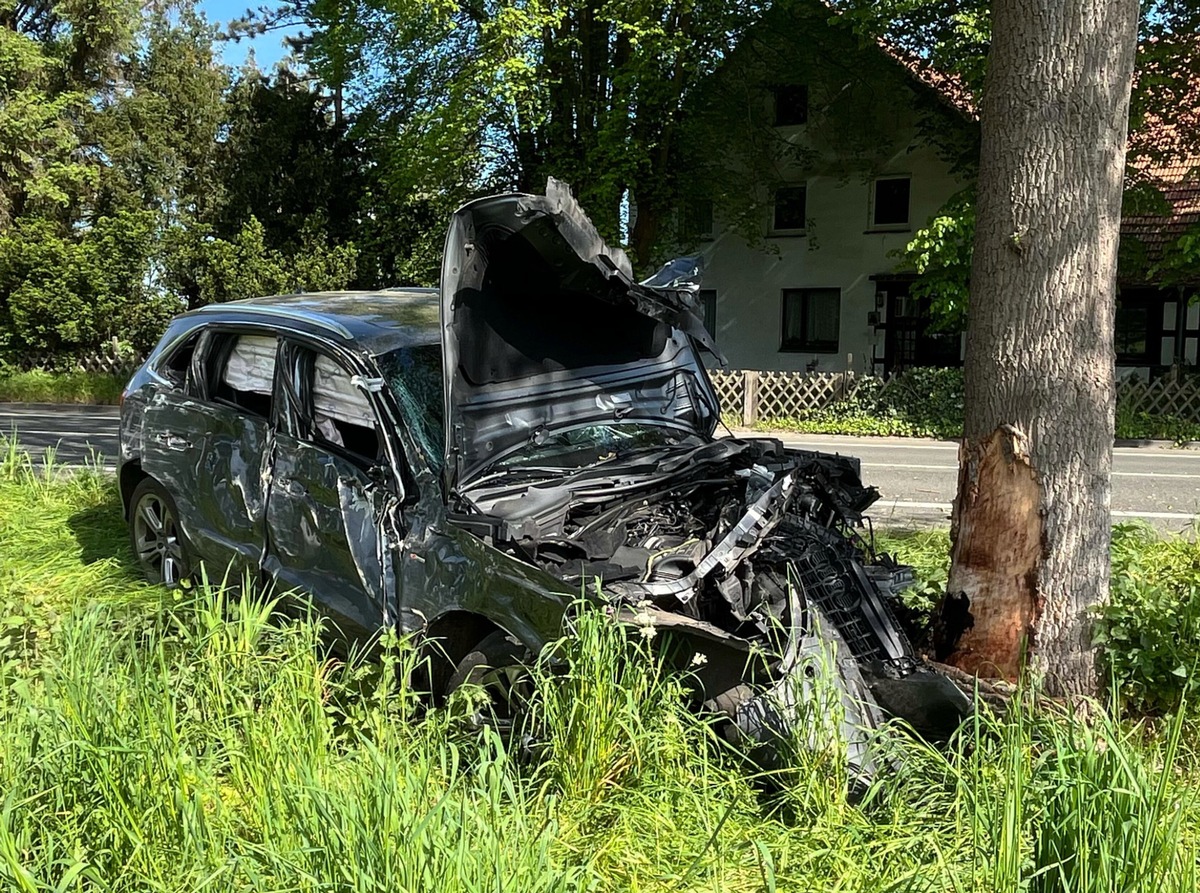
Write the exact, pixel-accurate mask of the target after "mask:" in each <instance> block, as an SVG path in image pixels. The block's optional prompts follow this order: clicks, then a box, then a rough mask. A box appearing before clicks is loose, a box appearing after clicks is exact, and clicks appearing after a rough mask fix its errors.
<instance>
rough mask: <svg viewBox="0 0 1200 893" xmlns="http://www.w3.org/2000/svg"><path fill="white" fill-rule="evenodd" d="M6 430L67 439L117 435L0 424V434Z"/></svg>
mask: <svg viewBox="0 0 1200 893" xmlns="http://www.w3.org/2000/svg"><path fill="white" fill-rule="evenodd" d="M6 430H15V431H16V432H17V434H18V435H20V434H37V435H38V436H40V437H57V438H58V439H59V440H67V439H68V438H74V437H94V438H105V437H117V436H118V433H117V432H116V431H103V432H100V433H96V432H95V431H63V430H62V429H61V428H60V429H59V430H57V431H46V430H45V429H41V428H22V427H21V426H20V425H17V426H15V427H14V428H13V429H6V428H4V427H2V426H0V434H3V433H4V432H5V431H6Z"/></svg>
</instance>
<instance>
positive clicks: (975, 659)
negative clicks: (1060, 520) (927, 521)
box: [948, 428, 1042, 681]
mask: <svg viewBox="0 0 1200 893" xmlns="http://www.w3.org/2000/svg"><path fill="white" fill-rule="evenodd" d="M958 488H959V494H960V495H959V506H960V508H959V516H958V524H957V528H956V532H955V537H954V556H953V568H952V572H951V577H950V586H949V588H950V591H951V592H966V593H969V595H968V598H970V599H971V604H970V610H971V617H972V621H973V626H972V627H971V628H970V629H968V630H967V631H966V632H965V633H964V634H963V636H962V638H961V639H959V641H958V647H957V649H956V650H955V652H954V653H953V654H952V655H951V656H950V658H949V659H948V660H949V663H950V664H951V665H953V666H956V667H958V668H959V669H961V670H965V671H967V672H968V673H974V674H976V675H979V676H984V677H1000V678H1003V679H1007V680H1009V681H1015V680H1016V678H1017V676H1018V675H1019V673H1020V668H1021V663H1022V661H1023V659H1024V655H1025V653H1026V650H1027V647H1028V645H1029V644H1030V638H1031V636H1032V634H1033V630H1034V627H1035V625H1036V622H1037V618H1038V614H1039V612H1040V608H1039V604H1038V589H1037V579H1038V567H1039V565H1040V563H1041V557H1042V518H1041V510H1040V504H1041V491H1040V488H1039V486H1038V480H1037V474H1036V472H1035V471H1034V468H1033V466H1032V465H1030V464H1029V455H1028V453H1027V441H1026V438H1025V436H1024V435H1023V434H1022V433H1021V432H1019V431H1016V430H1015V429H1011V428H1007V429H999V430H996V431H994V432H992V434H991V435H990V436H988V437H987V438H985V439H984V440H983V441H981V442H978V443H971V442H969V441H964V442H963V445H962V448H961V451H960V469H959V482H958Z"/></svg>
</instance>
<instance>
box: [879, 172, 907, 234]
mask: <svg viewBox="0 0 1200 893" xmlns="http://www.w3.org/2000/svg"><path fill="white" fill-rule="evenodd" d="M911 185H912V180H911V179H910V178H909V177H884V178H882V179H879V180H876V181H875V196H874V201H873V202H872V212H871V225H872V226H907V225H908V195H909V191H910V190H909V187H910V186H911Z"/></svg>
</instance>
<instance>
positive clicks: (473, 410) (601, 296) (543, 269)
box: [442, 180, 719, 490]
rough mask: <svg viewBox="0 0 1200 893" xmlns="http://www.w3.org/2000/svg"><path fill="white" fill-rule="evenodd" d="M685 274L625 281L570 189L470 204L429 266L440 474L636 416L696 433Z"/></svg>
mask: <svg viewBox="0 0 1200 893" xmlns="http://www.w3.org/2000/svg"><path fill="white" fill-rule="evenodd" d="M696 288H697V284H696V283H695V282H693V281H691V280H690V279H687V277H681V276H666V277H662V278H661V284H660V285H655V286H645V285H641V284H639V283H637V282H636V281H634V279H633V276H632V272H631V269H630V264H629V259H628V258H627V257H626V256H625V254H624V252H623V251H621V250H620V249H614V248H611V247H609V246H608V245H606V244H605V243H604V241H603V239H601V238H600V236H599V234H598V233H597V232H596V229H595V227H593V226H592V224H591V222H590V221H589V220H588V219H587V216H586V215H585V214H584V213H583V211H582V209H581V208H580V207H579V205H578V203H577V202H576V201H575V200H574V198H572V197H571V194H570V191H569V190H568V189H566V187H564V186H563V185H562V184H560V183H557V182H556V181H554V180H551V181H550V184H549V185H548V186H547V194H546V195H545V196H534V195H524V194H512V195H503V196H494V197H491V198H485V199H480V200H478V201H475V202H472V203H470V204H468V205H466V206H465V207H463V208H462V209H461V210H459V211H458V212H457V213H456V214H455V215H454V217H453V219H452V220H451V223H450V231H449V234H448V235H447V238H446V249H445V254H444V257H443V266H442V326H443V332H442V335H443V356H444V362H445V369H446V401H445V403H446V475H447V486H448V488H449V489H452V490H453V489H460V488H461V487H463V486H464V485H466V484H468V483H470V482H471V481H472V480H473V479H475V478H477V477H479V476H480V475H481V474H483V473H485V472H486V471H487V470H488V468H489V467H491V466H492V465H493V464H494V463H496V462H497V461H499V460H502V459H504V458H506V457H507V456H509V455H511V454H512V453H513V452H514V451H516V450H518V449H520V448H521V447H522V446H523V445H525V444H527V443H529V442H530V441H531V440H533V439H534V438H537V437H539V436H544V435H545V434H546V433H553V432H559V431H565V430H570V429H572V428H576V427H580V426H585V425H590V424H596V423H602V422H614V421H618V422H634V421H646V422H653V423H656V424H659V425H663V426H667V427H673V428H677V429H679V430H680V431H682V432H686V433H692V434H695V435H698V436H702V437H708V436H710V435H711V434H712V431H713V429H714V428H715V426H716V423H717V418H718V415H719V404H718V401H717V398H716V394H715V392H714V391H713V388H712V384H711V382H710V381H709V379H708V375H707V373H706V372H705V370H704V365H703V363H702V362H701V360H700V356H699V350H700V349H708V350H710V351H713V352H715V351H716V347H715V344H714V343H713V342H712V339H711V337H710V336H709V334H708V333H707V332H706V331H705V330H704V326H703V323H702V322H701V321H700V318H699V317H698V316H697V314H696V302H695V297H694V292H695V290H696Z"/></svg>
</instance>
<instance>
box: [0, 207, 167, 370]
mask: <svg viewBox="0 0 1200 893" xmlns="http://www.w3.org/2000/svg"><path fill="white" fill-rule="evenodd" d="M156 245H157V230H156V219H155V217H154V215H153V214H151V213H149V212H125V211H123V212H121V213H119V214H117V215H116V216H115V217H101V218H99V219H97V220H96V221H95V223H94V224H93V225H92V226H90V227H88V228H85V229H81V228H75V229H72V230H70V231H68V232H65V233H64V232H63V231H61V230H60V229H59V228H58V227H56V226H55V225H54V224H52V223H50V222H49V221H46V220H40V219H37V218H32V219H27V220H22V221H21V222H20V223H19V224H18V225H17V226H16V227H15V228H13V229H11V230H9V231H7V232H5V233H3V234H0V350H3V351H5V352H8V353H23V352H29V351H34V352H57V353H73V352H80V351H91V350H96V349H98V348H99V346H100V345H101V344H102V343H104V342H106V341H109V340H111V339H121V340H124V341H128V342H130V343H132V344H133V345H134V346H135V347H137V348H138V349H141V350H145V349H147V348H148V347H150V346H151V345H152V344H153V343H154V341H155V340H156V339H157V338H158V335H159V334H160V333H161V331H162V329H163V326H164V325H165V323H166V320H167V319H169V318H170V316H171V314H172V313H174V312H176V311H177V310H178V304H177V303H175V301H174V300H173V299H171V298H170V297H169V296H166V295H164V294H162V293H161V292H160V291H158V290H157V289H154V288H153V287H152V286H151V285H150V277H151V258H152V257H153V255H154V253H155V250H156Z"/></svg>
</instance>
